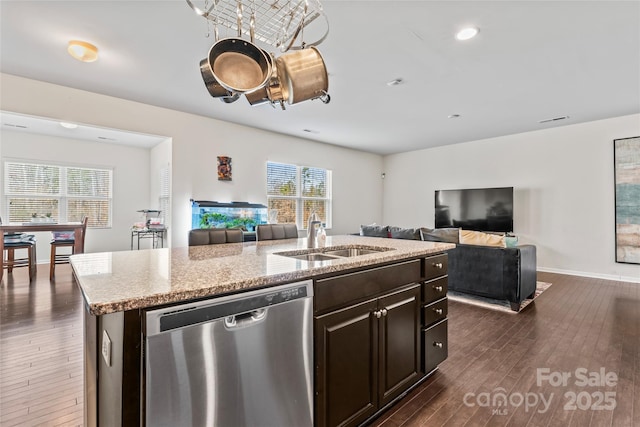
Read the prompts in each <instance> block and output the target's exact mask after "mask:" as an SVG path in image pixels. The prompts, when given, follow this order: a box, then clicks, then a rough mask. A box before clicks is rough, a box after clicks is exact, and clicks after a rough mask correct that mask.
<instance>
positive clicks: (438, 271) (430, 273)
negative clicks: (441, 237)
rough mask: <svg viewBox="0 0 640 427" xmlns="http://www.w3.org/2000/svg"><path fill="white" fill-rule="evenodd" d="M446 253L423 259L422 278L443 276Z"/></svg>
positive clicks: (428, 278)
mask: <svg viewBox="0 0 640 427" xmlns="http://www.w3.org/2000/svg"><path fill="white" fill-rule="evenodd" d="M447 261H448V257H447V254H442V255H436V256H432V257H429V258H425V260H424V274H423V276H424V279H425V280H430V279H435V278H436V277H440V276H445V275H446V274H447V267H448V263H447Z"/></svg>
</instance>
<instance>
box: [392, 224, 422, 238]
mask: <svg viewBox="0 0 640 427" xmlns="http://www.w3.org/2000/svg"><path fill="white" fill-rule="evenodd" d="M389 234H391V237H392V238H393V239H406V240H420V230H418V229H416V228H401V227H393V226H392V227H389Z"/></svg>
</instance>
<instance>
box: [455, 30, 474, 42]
mask: <svg viewBox="0 0 640 427" xmlns="http://www.w3.org/2000/svg"><path fill="white" fill-rule="evenodd" d="M478 32H480V30H479V29H477V28H476V27H468V28H463V29H462V30H460V31H458V32H457V33H456V39H458V40H469V39H472V38H474V37H475V36H477V35H478Z"/></svg>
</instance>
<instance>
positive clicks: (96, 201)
mask: <svg viewBox="0 0 640 427" xmlns="http://www.w3.org/2000/svg"><path fill="white" fill-rule="evenodd" d="M4 182H5V185H4V198H5V201H6V206H7V207H6V209H7V212H6V213H7V216H8V220H9V222H29V221H31V218H32V217H33V216H37V217H51V218H52V219H53V220H54V221H56V222H75V221H80V220H82V217H83V216H85V215H86V216H88V217H89V224H88V226H89V227H94V228H95V227H111V205H112V193H113V191H112V187H113V171H112V170H111V169H96V168H85V167H77V166H60V165H53V164H41V163H23V162H11V161H8V162H5V164H4Z"/></svg>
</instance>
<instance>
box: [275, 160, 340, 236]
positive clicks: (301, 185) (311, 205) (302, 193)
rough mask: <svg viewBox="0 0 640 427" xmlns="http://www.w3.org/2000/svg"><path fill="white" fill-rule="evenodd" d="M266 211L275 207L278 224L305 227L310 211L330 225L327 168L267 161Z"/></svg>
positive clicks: (328, 174) (329, 194) (329, 183)
mask: <svg viewBox="0 0 640 427" xmlns="http://www.w3.org/2000/svg"><path fill="white" fill-rule="evenodd" d="M267 201H268V207H269V212H271V211H273V210H276V211H277V213H278V216H277V218H278V222H279V223H296V224H297V226H298V228H300V229H305V228H307V221H308V219H309V215H311V213H312V212H314V211H315V212H316V214H318V216H319V217H320V220H321V221H322V222H323V223H325V224H326V226H327V227H331V171H329V170H326V169H321V168H313V167H307V166H296V165H289V164H284V163H274V162H268V163H267Z"/></svg>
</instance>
